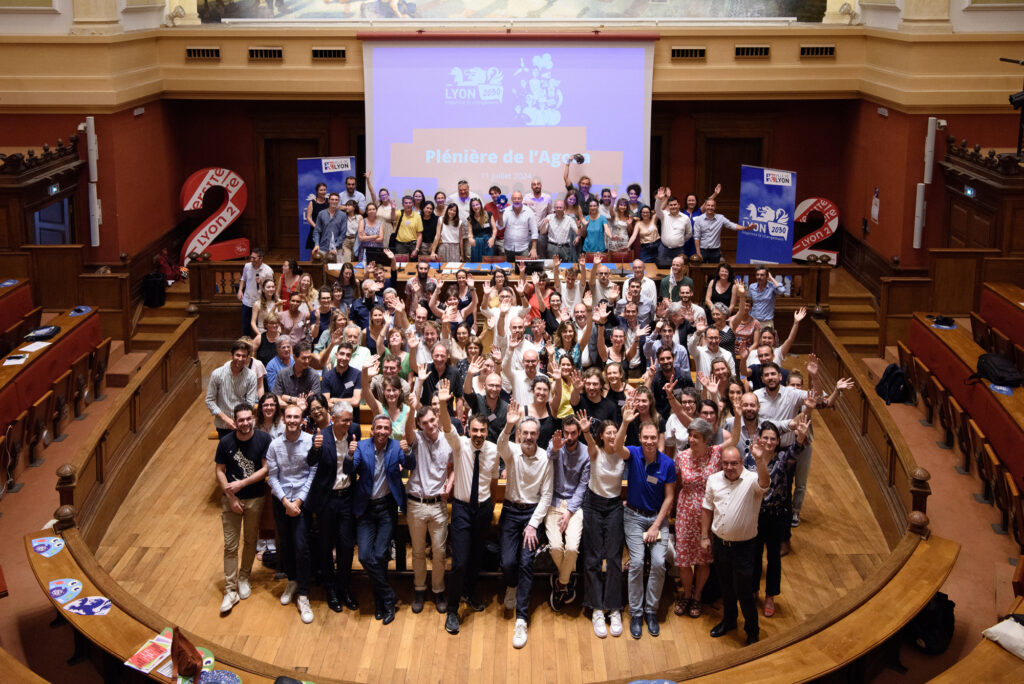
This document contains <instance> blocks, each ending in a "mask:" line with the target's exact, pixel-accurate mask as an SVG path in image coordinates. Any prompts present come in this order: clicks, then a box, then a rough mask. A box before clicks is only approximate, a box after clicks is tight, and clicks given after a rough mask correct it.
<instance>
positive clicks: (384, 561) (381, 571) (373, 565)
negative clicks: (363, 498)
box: [356, 494, 398, 609]
mask: <svg viewBox="0 0 1024 684" xmlns="http://www.w3.org/2000/svg"><path fill="white" fill-rule="evenodd" d="M397 523H398V507H397V506H396V505H395V500H394V498H392V496H391V495H390V494H388V495H387V496H385V497H384V498H381V499H376V500H373V501H370V502H369V503H368V504H366V510H365V511H363V514H362V515H361V516H359V517H358V518H356V543H357V544H359V563H360V564H361V565H362V566H363V569H364V570H366V574H367V575H368V576H369V577H370V583H371V584H372V585H373V599H374V602H375V603H376V605H377V607H378V608H381V609H387V608H393V607H394V605H395V601H396V599H397V596H396V595H395V590H394V589H392V588H391V585H390V584H388V560H389V559H390V557H391V535H392V533H393V532H394V531H395V525H396V524H397Z"/></svg>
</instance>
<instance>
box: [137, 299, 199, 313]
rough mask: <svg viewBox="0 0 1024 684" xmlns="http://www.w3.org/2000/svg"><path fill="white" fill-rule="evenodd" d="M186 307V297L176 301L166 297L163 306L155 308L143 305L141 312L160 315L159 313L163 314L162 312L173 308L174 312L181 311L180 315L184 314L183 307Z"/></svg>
mask: <svg viewBox="0 0 1024 684" xmlns="http://www.w3.org/2000/svg"><path fill="white" fill-rule="evenodd" d="M187 308H188V300H187V299H185V300H181V301H176V300H172V299H168V300H167V301H166V302H164V305H163V306H161V307H159V308H156V309H154V308H151V307H148V306H144V307H142V312H143V314H147V315H152V316H160V315H162V314H163V312H166V311H172V310H173V311H176V312H177V311H181V312H182V315H184V312H185V309H187Z"/></svg>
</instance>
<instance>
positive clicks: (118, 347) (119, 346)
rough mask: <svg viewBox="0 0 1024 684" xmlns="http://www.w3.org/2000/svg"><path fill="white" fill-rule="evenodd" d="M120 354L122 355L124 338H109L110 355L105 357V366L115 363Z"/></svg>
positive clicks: (108, 366)
mask: <svg viewBox="0 0 1024 684" xmlns="http://www.w3.org/2000/svg"><path fill="white" fill-rule="evenodd" d="M122 356H124V340H111V341H110V357H109V358H108V359H107V368H110V367H111V366H113V365H114V364H115V363H117V361H118V360H119V359H120V358H121V357H122Z"/></svg>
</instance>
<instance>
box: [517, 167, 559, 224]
mask: <svg viewBox="0 0 1024 684" xmlns="http://www.w3.org/2000/svg"><path fill="white" fill-rule="evenodd" d="M523 204H524V205H525V206H527V207H529V208H530V209H532V210H533V213H534V214H536V215H537V222H538V223H539V222H541V221H543V220H544V219H545V218H546V217H547V215H548V214H550V213H551V209H552V207H551V195H549V194H548V193H546V192H544V187H543V185H541V180H540V177H538V176H534V177H533V180H532V181H530V194H529V195H527V196H526V197H524V198H523Z"/></svg>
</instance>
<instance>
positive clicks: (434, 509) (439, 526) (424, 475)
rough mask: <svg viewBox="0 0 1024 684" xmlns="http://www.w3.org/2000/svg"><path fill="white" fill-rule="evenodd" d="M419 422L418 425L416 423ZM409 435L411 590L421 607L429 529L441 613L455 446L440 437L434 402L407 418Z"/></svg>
mask: <svg viewBox="0 0 1024 684" xmlns="http://www.w3.org/2000/svg"><path fill="white" fill-rule="evenodd" d="M416 424H418V425H419V429H418V430H417V429H416V427H415V426H416ZM405 441H406V443H407V444H409V445H410V446H411V447H412V456H411V457H406V459H405V465H406V467H408V468H409V470H410V473H409V479H408V481H407V482H406V483H405V495H406V498H407V499H408V508H407V509H406V514H405V517H406V520H407V521H408V522H409V539H410V540H411V543H412V576H413V591H414V592H415V593H414V594H413V599H412V612H414V613H420V612H422V611H423V603H424V598H425V594H426V591H427V545H426V537H427V534H429V535H430V545H431V549H432V556H431V557H432V558H433V561H432V566H433V567H432V569H431V571H430V579H431V589H432V590H433V593H434V606H435V607H436V608H437V612H438V613H441V614H442V615H444V614H446V613H447V612H448V601H447V599H446V598H445V593H444V566H445V563H444V554H445V544H446V543H447V541H448V504H447V503H446V502H447V501H448V492H447V491H446V488H445V485H446V484H447V480H448V474H449V473H450V472H451V463H452V447H451V445H450V444H449V443H448V441H447V440H446V439H445V438H444V437H442V435H441V430H440V426H439V423H438V418H437V413H435V412H434V409H433V408H431V407H430V406H422V407H420V408H419V409H418V410H417V411H416V416H415V417H413V416H410V417H409V418H408V419H407V420H406V421H405Z"/></svg>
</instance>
